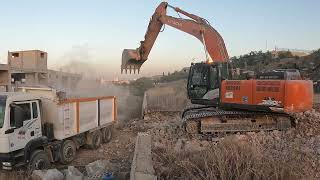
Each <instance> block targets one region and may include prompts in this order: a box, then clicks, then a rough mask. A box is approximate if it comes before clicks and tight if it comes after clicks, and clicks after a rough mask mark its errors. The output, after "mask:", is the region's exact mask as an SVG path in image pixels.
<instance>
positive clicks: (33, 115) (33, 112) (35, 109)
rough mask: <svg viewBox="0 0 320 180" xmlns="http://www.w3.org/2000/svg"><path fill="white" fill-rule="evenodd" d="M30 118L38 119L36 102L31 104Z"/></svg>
mask: <svg viewBox="0 0 320 180" xmlns="http://www.w3.org/2000/svg"><path fill="white" fill-rule="evenodd" d="M32 118H33V119H35V118H38V106H37V103H36V102H32Z"/></svg>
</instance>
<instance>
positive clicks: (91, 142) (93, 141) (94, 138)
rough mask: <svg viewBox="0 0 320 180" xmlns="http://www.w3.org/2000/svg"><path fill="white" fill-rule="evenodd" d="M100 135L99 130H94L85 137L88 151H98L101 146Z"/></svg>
mask: <svg viewBox="0 0 320 180" xmlns="http://www.w3.org/2000/svg"><path fill="white" fill-rule="evenodd" d="M101 141H102V133H101V131H100V130H96V131H94V132H91V133H89V134H88V135H87V143H86V144H87V145H88V147H89V148H90V149H98V148H99V146H100V145H101Z"/></svg>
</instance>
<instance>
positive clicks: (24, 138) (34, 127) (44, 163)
mask: <svg viewBox="0 0 320 180" xmlns="http://www.w3.org/2000/svg"><path fill="white" fill-rule="evenodd" d="M109 105H110V106H109ZM89 106H90V107H92V108H90V107H89ZM101 106H103V108H104V109H105V110H107V111H108V109H107V108H106V106H108V107H112V108H110V113H109V112H105V111H104V109H103V111H102V109H101V108H100V107H101ZM115 108H116V107H115V98H114V97H94V98H78V99H64V100H63V101H55V100H52V99H51V100H50V99H47V98H43V96H41V95H36V94H33V93H23V92H7V93H0V163H1V164H0V165H1V167H2V169H6V170H11V169H12V168H14V167H19V166H22V167H26V165H28V166H27V167H29V168H31V169H44V168H47V167H48V166H49V165H50V163H51V162H55V161H60V162H61V163H63V164H67V163H69V162H71V161H72V160H73V159H74V158H75V154H76V150H77V149H78V148H79V147H80V146H82V145H88V146H89V147H91V148H97V147H98V146H99V145H100V143H101V142H108V141H109V140H110V139H111V132H112V131H111V126H112V124H113V122H114V120H115V113H114V112H115ZM82 111H84V112H83V113H82ZM42 113H44V114H42ZM92 117H96V121H94V119H92ZM89 118H90V119H89ZM102 119H104V120H106V121H102ZM108 120H109V121H108ZM65 124H68V127H66V126H65ZM88 124H89V125H88ZM66 128H68V129H69V131H66ZM70 129H71V130H72V133H70V132H71V131H70ZM55 132H56V137H55ZM62 132H68V134H63V133H62Z"/></svg>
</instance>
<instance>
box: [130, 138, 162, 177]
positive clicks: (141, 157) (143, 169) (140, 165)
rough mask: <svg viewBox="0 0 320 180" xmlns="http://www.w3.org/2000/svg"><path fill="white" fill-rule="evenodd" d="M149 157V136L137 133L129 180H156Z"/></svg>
mask: <svg viewBox="0 0 320 180" xmlns="http://www.w3.org/2000/svg"><path fill="white" fill-rule="evenodd" d="M154 174H155V171H154V169H153V165H152V157H151V136H150V135H148V134H145V133H138V136H137V140H136V145H135V151H134V156H133V161H132V164H131V172H130V180H156V179H157V177H156V176H154Z"/></svg>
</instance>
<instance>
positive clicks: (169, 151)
mask: <svg viewBox="0 0 320 180" xmlns="http://www.w3.org/2000/svg"><path fill="white" fill-rule="evenodd" d="M293 116H294V117H295V127H294V128H291V129H289V130H287V131H277V130H275V131H261V132H248V133H244V134H240V133H238V134H233V135H229V136H225V137H221V138H213V139H211V140H210V141H207V140H201V139H197V138H193V137H189V136H188V135H187V134H185V133H184V131H183V130H182V128H181V125H182V123H181V119H179V116H178V115H177V116H172V115H171V116H168V115H167V114H161V113H153V114H151V115H149V116H148V118H147V119H148V121H149V122H153V123H155V124H157V125H156V126H154V128H152V129H149V130H148V131H149V133H151V134H152V135H153V158H154V165H155V169H156V172H157V175H158V177H161V178H163V179H166V177H168V176H174V175H178V174H179V173H181V172H184V171H183V170H185V169H183V168H186V166H187V165H182V164H183V163H185V162H189V163H191V164H192V163H194V162H192V161H191V160H190V158H191V157H193V156H196V158H197V159H199V161H201V157H202V155H201V154H207V153H210V152H212V151H213V150H219V149H221V148H222V149H228V148H225V147H224V146H225V145H226V144H228V146H230V144H231V145H235V146H240V147H246V146H248V147H250V148H249V149H251V150H250V151H252V152H251V153H256V154H258V155H259V158H260V160H261V159H264V161H268V162H265V163H266V165H264V164H262V165H261V172H268V173H270V174H272V173H273V171H274V169H272V168H271V169H269V170H268V169H265V168H267V166H279V167H280V166H281V167H283V166H286V167H290V168H287V169H285V168H280V170H283V172H281V173H280V172H279V173H280V174H277V175H284V174H285V173H286V171H292V172H290V173H288V175H290V176H292V177H305V178H306V179H308V178H311V179H319V178H320V113H319V112H317V111H315V110H312V111H308V112H305V113H299V114H294V115H293ZM164 119H166V121H164ZM240 150H241V148H240ZM245 150H246V149H245ZM226 151H227V150H226ZM229 153H230V156H234V155H235V153H234V152H229ZM229 153H228V152H226V154H229ZM197 154H199V155H198V156H197ZM236 154H237V153H236ZM248 155H249V156H250V152H249V154H248ZM251 155H252V154H251ZM258 155H257V156H258ZM260 156H261V157H260ZM179 158H181V159H179ZM226 158H229V157H227V156H226ZM259 158H258V159H259ZM170 159H171V160H172V161H171V160H170ZM247 160H248V161H251V160H252V159H250V158H248V159H247ZM173 161H174V162H175V163H178V164H175V167H174V168H173V167H172V168H170V167H171V166H170V163H173ZM202 161H203V162H205V160H204V159H202ZM179 163H180V164H179ZM179 165H181V168H182V169H181V168H180V169H177V167H179ZM168 167H169V168H168ZM259 167H260V166H259ZM191 170H192V169H190V171H191ZM173 171H179V173H176V174H175V172H173ZM256 171H260V169H256ZM274 173H276V172H274ZM274 175H276V174H274ZM172 179H175V178H172Z"/></svg>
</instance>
